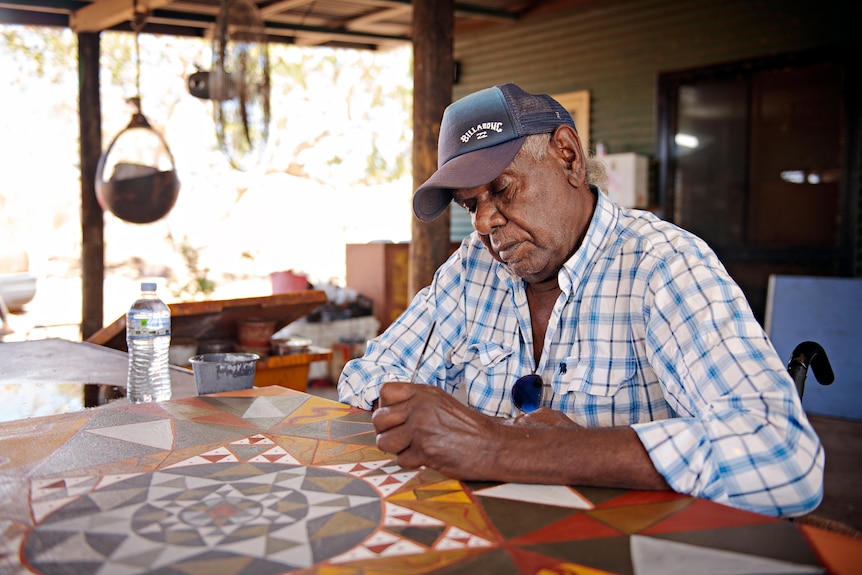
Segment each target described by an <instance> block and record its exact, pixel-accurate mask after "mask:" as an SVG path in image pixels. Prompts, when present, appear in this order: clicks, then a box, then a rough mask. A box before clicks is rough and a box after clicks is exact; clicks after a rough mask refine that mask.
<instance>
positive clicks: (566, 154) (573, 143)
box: [551, 124, 587, 187]
mask: <svg viewBox="0 0 862 575" xmlns="http://www.w3.org/2000/svg"><path fill="white" fill-rule="evenodd" d="M551 142H552V143H553V145H554V147H555V149H556V150H557V153H558V155H559V157H560V160H561V162H562V163H563V167H564V169H566V173H567V176H566V177H567V179H568V180H569V183H571V184H572V185H573V186H574V187H578V186H579V185H581V184H582V183H583V182H585V181H586V173H587V158H586V156H584V152H583V148H582V147H581V139H580V138H579V137H578V133H577V132H576V131H575V130H574V128H572V127H571V126H568V125H566V124H562V125H560V126H558V127H557V129H556V131H555V132H554V134H553V136H552V137H551Z"/></svg>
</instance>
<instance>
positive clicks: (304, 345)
mask: <svg viewBox="0 0 862 575" xmlns="http://www.w3.org/2000/svg"><path fill="white" fill-rule="evenodd" d="M271 344H272V352H273V353H274V354H275V355H290V354H293V353H305V352H307V351H308V347H309V346H310V345H311V339H309V338H307V337H302V336H292V337H287V338H273V339H272V342H271Z"/></svg>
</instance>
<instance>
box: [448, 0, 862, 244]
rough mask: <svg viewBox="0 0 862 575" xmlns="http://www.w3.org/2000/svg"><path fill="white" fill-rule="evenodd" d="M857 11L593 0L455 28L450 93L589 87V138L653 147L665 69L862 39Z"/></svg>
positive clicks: (457, 219) (459, 231)
mask: <svg viewBox="0 0 862 575" xmlns="http://www.w3.org/2000/svg"><path fill="white" fill-rule="evenodd" d="M860 15H862V9H860V4H859V3H856V2H844V1H843V0H842V1H836V0H822V1H819V2H811V1H806V2H802V1H797V0H760V1H754V0H675V1H666V0H599V1H597V2H589V3H587V4H584V5H580V6H576V7H573V8H568V9H565V10H561V11H555V12H549V13H537V14H535V15H532V16H529V15H528V16H526V17H524V18H523V19H522V20H520V21H519V22H518V23H517V24H516V25H511V26H493V27H489V28H487V29H481V30H478V31H475V32H472V33H469V34H460V35H458V36H457V37H456V43H455V59H456V61H458V62H459V64H460V78H459V82H458V83H457V84H456V85H455V87H454V94H453V97H454V98H455V99H457V98H460V97H462V96H464V95H466V94H469V93H471V92H473V91H475V90H479V89H481V88H486V87H488V86H493V85H494V84H499V83H503V82H515V83H516V84H518V85H520V86H521V87H522V88H524V89H525V90H527V91H531V92H545V93H548V94H563V93H566V92H573V91H576V90H589V91H590V116H591V119H590V140H591V148H592V149H595V143H596V142H603V143H604V144H605V145H606V147H607V151H608V152H609V153H621V152H636V153H639V154H644V155H647V156H650V157H653V156H654V149H655V111H656V100H655V96H656V82H657V78H658V74H659V73H660V72H665V71H673V70H684V69H688V68H696V67H702V66H708V65H714V64H720V63H722V62H733V61H737V60H747V59H751V58H756V57H760V56H766V55H774V54H780V53H783V52H795V51H799V50H804V49H809V48H814V47H818V46H823V45H828V44H838V43H845V42H850V41H853V40H856V41H858V40H857V39H856V37H857V36H858V31H857V29H856V28H857V26H858V23H859V21H860V18H859V17H860ZM515 26H516V27H515ZM515 30H517V33H515V32H514V31H515ZM860 214H862V210H860ZM861 227H862V226H861ZM470 231H472V226H471V225H470V222H469V219H468V218H467V214H466V213H464V212H463V211H462V210H459V209H457V208H453V209H452V237H453V239H460V238H462V237H464V236H465V235H467V234H468V233H469V232H470ZM860 241H862V240H860Z"/></svg>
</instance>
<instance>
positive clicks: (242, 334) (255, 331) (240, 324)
mask: <svg viewBox="0 0 862 575" xmlns="http://www.w3.org/2000/svg"><path fill="white" fill-rule="evenodd" d="M274 332H275V320H273V319H264V318H260V317H248V318H245V319H238V320H236V340H237V342H239V344H240V345H242V346H246V347H266V348H268V347H269V340H270V338H272V334H273V333H274Z"/></svg>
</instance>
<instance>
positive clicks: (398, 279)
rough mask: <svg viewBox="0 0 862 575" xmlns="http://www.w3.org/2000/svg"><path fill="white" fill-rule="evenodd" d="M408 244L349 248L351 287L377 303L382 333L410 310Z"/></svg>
mask: <svg viewBox="0 0 862 575" xmlns="http://www.w3.org/2000/svg"><path fill="white" fill-rule="evenodd" d="M409 252H410V244H408V243H398V244H394V243H369V244H347V246H346V258H347V259H346V262H345V263H346V270H345V271H346V274H345V280H346V282H347V286H348V287H349V288H351V289H355V290H356V291H358V292H359V293H360V294H362V295H364V296H366V297H368V298H369V299H371V301H372V302H373V306H374V317H375V318H376V319H377V321H378V322H380V331H383V330H385V329H386V328H387V327H389V324H390V323H392V322H393V321H395V320H396V319H397V318H398V316H399V315H401V312H403V311H404V310H405V309H407V305H408V304H409V303H410V298H409V295H408V290H407V278H408V277H409V276H408V265H409V260H410V254H409Z"/></svg>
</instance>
